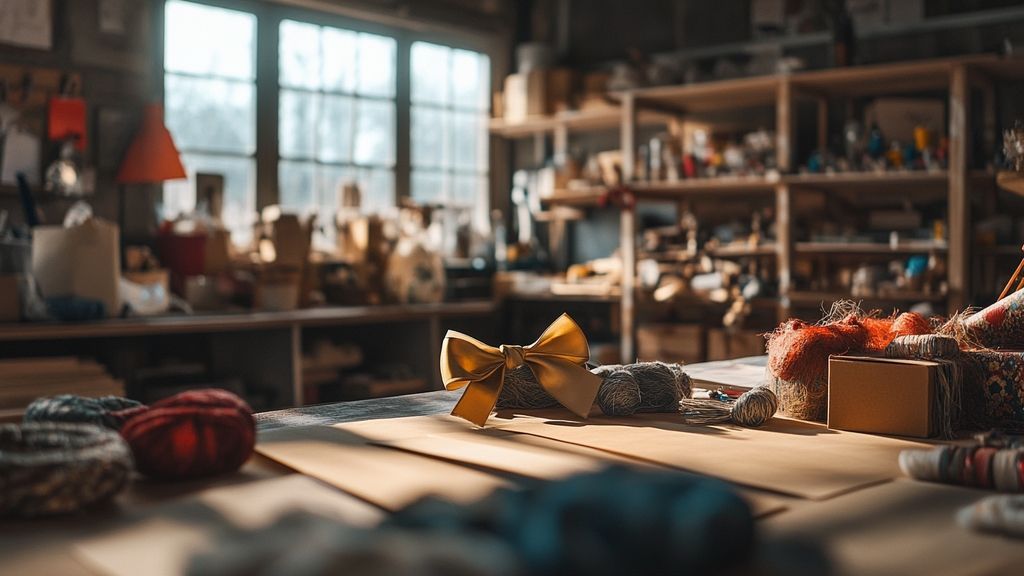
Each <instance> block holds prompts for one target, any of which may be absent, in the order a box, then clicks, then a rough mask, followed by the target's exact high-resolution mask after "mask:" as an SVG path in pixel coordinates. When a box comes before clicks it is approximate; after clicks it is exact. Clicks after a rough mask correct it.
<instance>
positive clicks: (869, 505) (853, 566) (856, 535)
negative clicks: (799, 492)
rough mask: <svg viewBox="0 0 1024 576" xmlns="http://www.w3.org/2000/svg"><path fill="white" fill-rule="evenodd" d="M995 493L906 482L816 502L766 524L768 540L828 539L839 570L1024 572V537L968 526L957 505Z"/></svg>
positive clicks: (925, 572) (950, 572)
mask: <svg viewBox="0 0 1024 576" xmlns="http://www.w3.org/2000/svg"><path fill="white" fill-rule="evenodd" d="M987 494H990V492H985V491H982V490H974V489H971V488H963V487H958V486H945V485H942V484H929V483H927V482H915V481H913V480H909V479H899V480H896V481H894V482H887V483H885V484H881V485H878V486H872V487H870V488H865V489H864V490H858V491H857V492H853V493H850V494H844V495H842V496H838V497H836V498H833V499H831V500H828V501H827V502H814V503H809V505H807V506H802V507H800V508H799V509H795V510H790V511H787V512H785V513H783V514H779V515H776V516H773V517H771V518H769V519H767V520H765V521H764V523H762V524H761V525H760V528H761V533H762V534H763V536H764V537H765V540H768V539H771V538H775V537H786V538H791V539H797V540H801V541H807V540H818V541H821V542H825V543H826V544H827V547H828V551H829V553H830V556H831V558H832V560H833V562H834V563H835V564H836V568H837V570H836V573H837V574H892V575H894V576H895V575H900V576H903V575H907V574H944V575H952V574H963V575H968V574H969V575H972V576H976V575H980V574H988V575H993V576H994V575H996V574H1020V573H1021V566H1024V545H1022V543H1021V541H1020V540H1013V539H1010V538H1004V537H1001V536H992V535H987V534H979V533H976V532H971V531H969V530H966V529H964V528H961V527H960V526H958V525H957V524H956V521H955V519H954V515H955V514H956V512H957V510H959V509H960V508H962V507H964V506H968V505H970V504H973V503H974V502H975V501H977V500H979V499H981V498H982V497H984V496H986V495H987Z"/></svg>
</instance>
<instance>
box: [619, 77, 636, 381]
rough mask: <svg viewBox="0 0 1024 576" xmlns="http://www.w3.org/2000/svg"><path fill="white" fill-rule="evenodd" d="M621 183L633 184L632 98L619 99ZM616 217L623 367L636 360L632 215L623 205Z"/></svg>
mask: <svg viewBox="0 0 1024 576" xmlns="http://www.w3.org/2000/svg"><path fill="white" fill-rule="evenodd" d="M619 144H620V145H621V147H622V180H623V183H624V184H630V183H632V182H633V175H634V169H635V168H636V101H635V99H634V97H633V95H632V94H626V95H625V96H624V97H623V99H622V128H621V136H620V142H619ZM626 204H627V205H625V206H623V207H622V213H621V215H620V217H619V252H620V254H622V301H621V303H620V304H619V320H620V328H619V329H620V331H621V333H622V334H621V343H620V349H619V354H620V359H621V360H622V363H623V364H629V363H630V362H634V361H635V360H636V309H635V306H636V303H635V298H636V292H635V291H636V213H635V212H634V210H633V207H632V206H631V205H629V204H631V202H627V203H626Z"/></svg>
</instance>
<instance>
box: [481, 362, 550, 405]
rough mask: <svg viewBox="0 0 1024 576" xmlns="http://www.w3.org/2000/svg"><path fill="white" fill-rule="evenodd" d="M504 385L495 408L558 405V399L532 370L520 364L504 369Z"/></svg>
mask: <svg viewBox="0 0 1024 576" xmlns="http://www.w3.org/2000/svg"><path fill="white" fill-rule="evenodd" d="M503 382H504V385H503V386H502V388H501V393H500V394H499V395H498V402H497V404H495V408H497V409H499V410H502V409H507V408H530V409H540V408H554V407H555V406H558V400H555V397H554V396H552V395H551V394H548V392H547V390H545V389H544V388H543V387H541V385H540V383H539V382H537V377H536V376H534V375H533V370H532V369H531V368H530V367H529V366H527V365H525V364H524V365H522V366H519V367H518V368H514V369H512V370H506V371H505V380H504V381H503Z"/></svg>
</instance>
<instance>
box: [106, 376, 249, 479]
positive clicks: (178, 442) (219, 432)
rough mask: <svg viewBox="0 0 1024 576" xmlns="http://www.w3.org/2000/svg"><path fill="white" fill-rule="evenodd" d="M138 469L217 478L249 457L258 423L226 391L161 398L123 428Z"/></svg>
mask: <svg viewBox="0 0 1024 576" xmlns="http://www.w3.org/2000/svg"><path fill="white" fill-rule="evenodd" d="M121 435H122V436H123V437H124V439H125V440H126V441H127V442H128V445H129V446H131V449H132V454H133V455H134V456H135V465H136V468H137V469H138V471H139V472H141V473H143V474H145V475H147V476H150V477H153V478H159V479H168V480H176V479H188V478H201V477H207V476H215V475H218V474H224V473H227V472H232V471H234V470H237V469H238V468H239V467H241V465H242V464H244V463H245V461H246V460H248V459H249V457H250V456H251V455H252V451H253V447H254V445H255V440H256V423H255V420H254V419H253V417H252V409H251V408H249V405H248V404H246V403H245V401H244V400H242V399H241V398H239V397H238V396H236V395H234V394H232V393H231V392H228V391H226V390H215V389H208V390H192V391H188V392H182V393H181V394H177V395H175V396H171V397H170V398H166V399H164V400H161V401H159V402H157V403H155V404H153V406H152V407H151V408H150V409H149V410H148V411H146V412H143V413H142V414H139V415H137V416H135V417H134V418H132V419H130V420H129V421H128V422H126V423H125V425H124V427H123V428H121Z"/></svg>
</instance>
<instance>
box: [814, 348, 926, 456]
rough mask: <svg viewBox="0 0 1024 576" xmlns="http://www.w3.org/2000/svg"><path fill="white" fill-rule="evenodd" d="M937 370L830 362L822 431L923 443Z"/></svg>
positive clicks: (917, 363)
mask: <svg viewBox="0 0 1024 576" xmlns="http://www.w3.org/2000/svg"><path fill="white" fill-rule="evenodd" d="M938 368H939V364H937V363H935V362H930V361H927V360H908V359H896V358H875V357H867V356H833V357H831V358H830V359H829V363H828V427H829V428H833V429H836V430H848V431H851V432H867V433H871V434H891V435H896V436H913V437H916V438H928V437H930V436H934V435H935V434H936V433H937V432H938V415H937V414H935V410H934V408H933V406H934V405H935V403H934V399H935V394H936V382H937V381H938Z"/></svg>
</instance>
